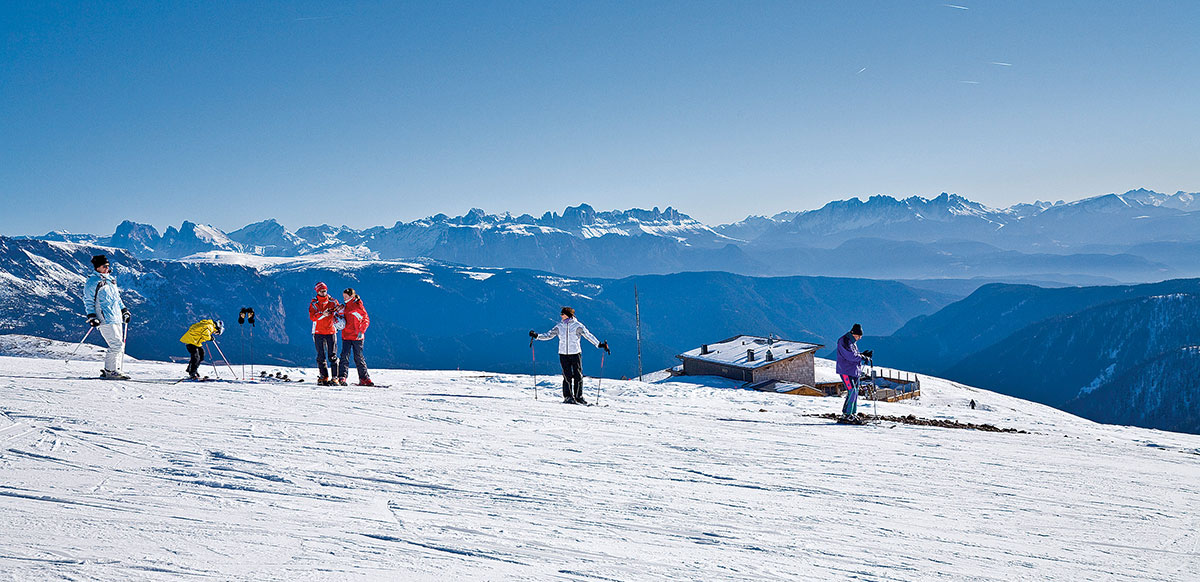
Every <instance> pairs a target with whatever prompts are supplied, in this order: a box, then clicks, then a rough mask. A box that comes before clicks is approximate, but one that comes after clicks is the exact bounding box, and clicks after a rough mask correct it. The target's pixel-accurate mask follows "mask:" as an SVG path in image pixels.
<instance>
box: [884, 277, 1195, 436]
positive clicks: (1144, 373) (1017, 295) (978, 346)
mask: <svg viewBox="0 0 1200 582" xmlns="http://www.w3.org/2000/svg"><path fill="white" fill-rule="evenodd" d="M868 331H870V330H869V329H868ZM861 345H862V346H864V349H866V347H870V348H872V349H874V350H875V351H876V353H877V354H878V357H879V358H881V359H880V361H881V362H886V365H889V366H897V367H904V368H908V369H914V370H918V371H921V372H924V373H929V374H936V375H941V376H943V377H946V378H952V379H954V380H956V381H960V382H964V383H968V384H971V383H973V384H974V385H978V386H980V387H983V388H988V389H990V390H995V391H998V392H1002V393H1005V394H1009V395H1012V396H1016V397H1019V398H1025V399H1029V400H1033V401H1035V402H1041V403H1043V404H1049V405H1051V406H1054V407H1057V408H1062V409H1065V410H1068V411H1072V412H1076V413H1079V414H1083V415H1084V416H1086V417H1088V418H1092V419H1093V420H1098V421H1102V422H1115V423H1119V424H1134V425H1137V426H1145V427H1150V428H1163V429H1167V430H1186V431H1189V432H1200V423H1197V422H1195V419H1196V418H1200V410H1196V409H1195V406H1193V405H1195V404H1197V403H1200V383H1197V381H1196V380H1195V378H1197V377H1200V366H1197V364H1200V360H1198V359H1197V358H1193V357H1190V356H1188V354H1182V355H1181V354H1177V353H1176V352H1179V350H1181V349H1184V348H1187V347H1190V346H1195V345H1200V280H1198V279H1184V280H1173V281H1164V282H1162V283H1156V284H1149V285H1135V286H1111V287H1085V288H1061V289H1042V288H1038V287H1033V286H1026V285H1005V284H995V285H988V286H985V287H981V288H980V289H979V290H977V291H976V292H975V293H974V294H972V295H971V296H969V297H967V298H966V299H963V300H962V301H958V302H956V303H953V304H951V305H949V306H947V307H945V308H943V309H942V310H940V311H939V312H937V313H935V314H933V315H930V316H927V317H918V318H915V319H914V320H912V321H910V322H909V323H908V324H906V325H905V326H904V327H902V328H901V329H900V330H898V331H897V332H896V333H894V334H892V335H891V336H888V337H882V338H865V339H864V340H863V341H862V342H861ZM1164 360H1170V361H1173V362H1175V363H1176V365H1177V366H1179V367H1180V368H1178V369H1170V368H1168V367H1164V366H1163V365H1162V364H1161V361H1164ZM1159 372H1164V373H1163V375H1162V376H1161V377H1159V376H1156V375H1155V374H1158V373H1159ZM1189 378H1190V380H1189ZM1173 399H1181V402H1182V403H1183V404H1180V403H1178V402H1174V400H1173ZM1134 402H1136V403H1138V405H1137V406H1134V405H1133V404H1131V403H1134Z"/></svg>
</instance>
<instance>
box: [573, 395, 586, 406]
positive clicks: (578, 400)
mask: <svg viewBox="0 0 1200 582" xmlns="http://www.w3.org/2000/svg"><path fill="white" fill-rule="evenodd" d="M575 404H582V405H584V406H587V400H584V399H583V397H582V396H576V397H575Z"/></svg>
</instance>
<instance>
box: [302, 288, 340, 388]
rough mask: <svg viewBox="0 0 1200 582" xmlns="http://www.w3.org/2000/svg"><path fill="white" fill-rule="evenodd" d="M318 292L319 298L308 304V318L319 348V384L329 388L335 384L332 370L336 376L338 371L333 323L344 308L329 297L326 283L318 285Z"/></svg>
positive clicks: (314, 340) (314, 339)
mask: <svg viewBox="0 0 1200 582" xmlns="http://www.w3.org/2000/svg"><path fill="white" fill-rule="evenodd" d="M316 291H317V296H316V297H314V298H313V300H312V301H310V302H309V303H308V318H309V319H311V320H312V322H313V327H312V333H313V344H315V345H316V347H317V371H318V372H319V374H320V376H321V378H320V379H319V380H317V384H320V385H321V386H328V385H330V384H333V380H332V379H330V376H329V373H330V369H332V370H333V373H335V374H336V373H337V370H338V359H337V339H336V338H335V336H334V334H336V333H337V330H336V329H334V326H333V322H334V320H335V319H336V318H337V312H338V310H339V309H341V307H342V306H341V305H340V304H338V302H337V299H334V298H332V297H330V296H329V288H328V287H326V286H325V284H324V283H317V286H316ZM326 358H328V359H329V368H326V367H325V360H326Z"/></svg>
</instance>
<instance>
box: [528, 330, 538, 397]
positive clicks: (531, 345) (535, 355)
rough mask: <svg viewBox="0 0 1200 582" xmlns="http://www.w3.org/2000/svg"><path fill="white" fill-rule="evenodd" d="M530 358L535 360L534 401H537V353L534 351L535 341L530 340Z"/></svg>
mask: <svg viewBox="0 0 1200 582" xmlns="http://www.w3.org/2000/svg"><path fill="white" fill-rule="evenodd" d="M529 357H530V358H532V360H533V399H534V400H537V399H538V397H537V352H536V351H534V349H533V340H532V339H531V340H529Z"/></svg>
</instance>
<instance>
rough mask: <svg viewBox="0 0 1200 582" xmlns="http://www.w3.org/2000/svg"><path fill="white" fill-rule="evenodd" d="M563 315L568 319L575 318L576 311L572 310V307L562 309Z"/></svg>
mask: <svg viewBox="0 0 1200 582" xmlns="http://www.w3.org/2000/svg"><path fill="white" fill-rule="evenodd" d="M561 313H562V314H563V315H565V316H567V317H575V310H574V309H571V308H570V307H564V308H562V312H561Z"/></svg>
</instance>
